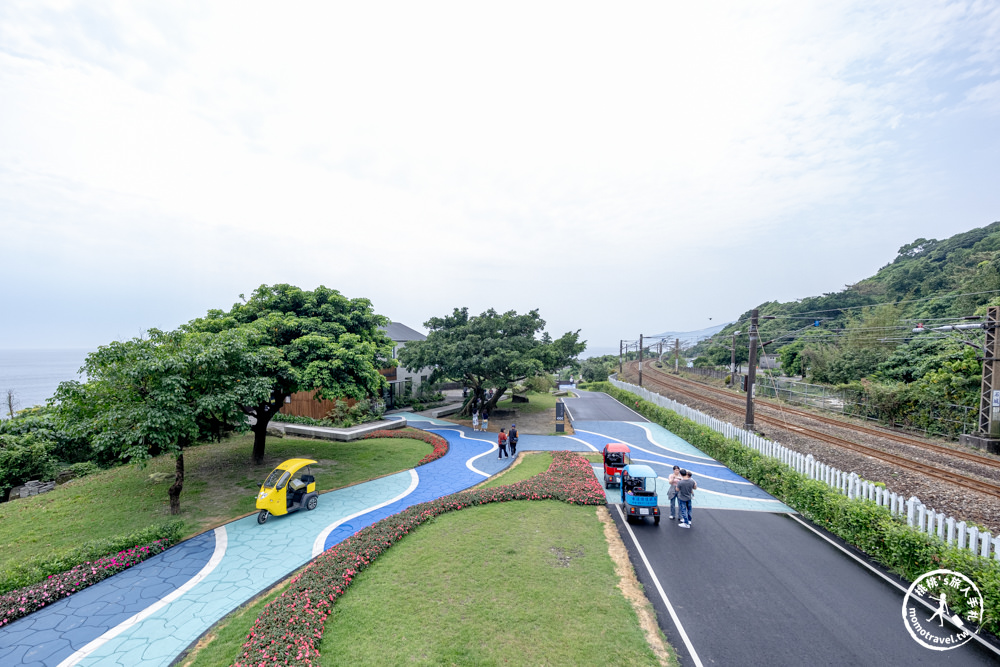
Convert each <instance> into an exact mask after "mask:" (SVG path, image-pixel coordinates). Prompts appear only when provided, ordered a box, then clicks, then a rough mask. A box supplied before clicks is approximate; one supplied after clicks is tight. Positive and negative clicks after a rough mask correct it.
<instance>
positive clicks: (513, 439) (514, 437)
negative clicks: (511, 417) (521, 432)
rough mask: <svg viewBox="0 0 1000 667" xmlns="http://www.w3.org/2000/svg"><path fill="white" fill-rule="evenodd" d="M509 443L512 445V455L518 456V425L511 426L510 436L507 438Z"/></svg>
mask: <svg viewBox="0 0 1000 667" xmlns="http://www.w3.org/2000/svg"><path fill="white" fill-rule="evenodd" d="M507 443H508V444H509V445H510V455H511V456H517V424H511V425H510V435H508V436H507Z"/></svg>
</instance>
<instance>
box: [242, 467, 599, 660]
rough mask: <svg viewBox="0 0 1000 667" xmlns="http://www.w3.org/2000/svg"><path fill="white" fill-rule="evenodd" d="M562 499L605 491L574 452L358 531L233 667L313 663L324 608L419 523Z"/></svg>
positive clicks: (287, 599) (267, 613)
mask: <svg viewBox="0 0 1000 667" xmlns="http://www.w3.org/2000/svg"><path fill="white" fill-rule="evenodd" d="M545 499H554V500H562V501H564V502H567V503H572V504H576V505H603V504H605V495H604V489H603V487H602V486H601V484H600V482H598V481H597V478H596V477H595V476H594V473H593V469H592V468H591V466H590V463H589V462H588V461H587V460H586V459H585V458H583V457H582V456H579V455H577V454H574V453H572V452H553V460H552V465H551V466H549V469H548V470H547V471H546V472H544V473H542V474H540V475H536V476H535V477H532V478H531V479H527V480H524V481H521V482H517V483H516V484H509V485H507V486H500V487H493V488H486V489H469V490H466V491H461V492H459V493H455V494H452V495H450V496H445V497H444V498H439V499H437V500H433V501H430V502H426V503H420V504H418V505H414V506H413V507H410V508H409V509H406V510H404V511H402V512H400V513H399V514H394V515H393V516H390V517H387V518H385V519H383V520H382V521H379V522H378V523H375V524H373V525H371V526H368V527H367V528H364V529H362V530H360V531H358V532H357V533H355V534H354V535H352V536H351V537H349V538H347V539H346V540H344V541H343V542H341V543H340V544H338V545H336V546H334V547H332V548H330V549H328V550H327V551H325V552H323V554H322V555H320V556H319V557H317V558H316V559H315V560H314V561H313V562H312V563H310V564H309V565H307V566H306V567H305V569H303V570H302V571H301V572H300V573H299V574H298V575H296V576H295V577H294V578H293V579H292V580H291V583H290V585H289V586H288V588H287V589H286V590H285V592H283V593H282V594H281V596H280V597H278V598H276V599H275V600H273V601H271V602H270V603H269V604H268V605H267V606H266V607H265V608H264V611H263V612H261V615H260V616H259V617H258V618H257V621H256V622H255V623H254V626H253V629H252V630H251V631H250V634H249V636H248V637H247V642H246V643H245V644H244V645H243V653H242V654H241V655H240V656H239V658H237V660H236V662H235V663H234V665H262V664H282V665H312V664H313V661H314V660H315V659H316V658H318V657H319V652H318V651H317V650H316V646H317V645H318V644H319V643H320V641H321V640H322V638H323V630H324V625H325V623H326V618H327V616H328V615H329V614H330V607H332V606H333V604H334V603H335V602H336V600H337V598H339V597H340V596H341V595H343V594H344V592H345V591H346V589H347V587H348V586H350V584H351V581H352V580H353V579H354V577H356V576H357V574H358V573H359V572H361V571H362V570H364V569H365V568H367V567H368V566H369V565H371V563H372V562H373V561H374V560H375V559H376V558H378V556H379V555H381V554H382V553H383V552H384V551H385V550H386V549H388V548H389V547H391V546H392V545H393V544H395V543H396V542H398V541H399V540H401V539H403V537H405V536H406V535H408V534H409V533H410V532H411V531H413V530H415V529H416V528H417V527H418V526H419V525H420V524H422V523H424V522H426V521H429V520H431V519H433V518H434V517H436V516H439V515H441V514H444V513H445V512H452V511H455V510H460V509H464V508H467V507H474V506H476V505H485V504H487V503H494V502H506V501H509V500H545Z"/></svg>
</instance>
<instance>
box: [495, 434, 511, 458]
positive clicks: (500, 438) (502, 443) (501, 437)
mask: <svg viewBox="0 0 1000 667" xmlns="http://www.w3.org/2000/svg"><path fill="white" fill-rule="evenodd" d="M497 447H499V448H500V453H499V454H497V458H498V459H505V458H508V456H507V434H506V433H504V432H503V429H500V433H498V434H497Z"/></svg>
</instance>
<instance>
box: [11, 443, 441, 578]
mask: <svg viewBox="0 0 1000 667" xmlns="http://www.w3.org/2000/svg"><path fill="white" fill-rule="evenodd" d="M252 446H253V438H252V436H250V435H245V436H236V437H233V438H229V439H227V440H224V441H223V442H221V443H210V444H203V445H199V446H196V447H192V448H190V449H188V450H187V451H186V452H185V454H184V462H185V468H186V474H185V481H184V490H183V492H182V493H181V514H180V515H178V516H176V517H175V516H171V515H170V508H169V501H168V499H167V488H168V487H169V486H170V485H171V484H172V483H173V471H174V459H173V457H170V456H161V457H158V458H156V459H153V460H152V461H151V462H150V463H149V464H148V465H146V466H145V467H143V468H139V467H137V466H134V465H125V466H120V467H118V468H114V469H111V470H106V471H103V472H100V473H96V474H94V475H88V476H86V477H83V478H80V479H76V480H72V481H71V482H68V483H67V484H64V485H62V486H60V487H57V488H56V489H55V490H53V491H51V492H49V493H46V494H43V495H40V496H35V497H33V498H26V499H24V500H18V501H15V502H9V503H2V504H0V580H2V578H3V576H4V574H5V573H8V572H10V571H12V570H14V569H17V567H18V566H23V565H24V564H25V562H32V561H38V560H39V559H41V560H51V559H52V558H53V557H55V556H57V555H58V554H61V553H63V552H68V551H71V550H74V549H76V548H77V547H78V546H79V544H80V541H81V537H83V536H85V537H86V539H88V540H93V541H98V540H113V539H118V538H119V537H120V536H127V535H129V534H132V533H138V532H140V531H144V530H146V529H149V528H150V527H151V526H156V525H161V524H163V523H164V522H167V521H170V520H172V519H180V520H182V521H183V522H184V524H183V529H182V531H181V534H183V535H185V536H187V535H193V534H197V533H199V532H202V531H203V530H206V529H208V528H210V527H212V526H215V525H219V524H221V523H224V522H226V521H229V520H231V519H233V518H235V517H238V516H241V515H243V514H247V513H249V512H252V511H253V510H254V506H255V503H256V500H255V495H256V492H257V490H258V489H259V488H260V484H261V482H263V480H264V478H265V477H266V476H267V473H268V472H269V471H270V470H271V469H272V468H273V467H274V466H275V465H277V464H278V463H280V462H281V461H283V460H285V459H288V458H293V457H303V458H312V459H316V460H317V461H319V464H318V465H315V466H313V470H314V472H315V474H316V482H317V488H318V489H320V490H328V489H334V488H339V487H342V486H346V485H349V484H353V483H356V482H360V481H363V480H367V479H371V478H373V477H380V476H382V475H387V474H390V473H394V472H397V471H399V470H406V469H409V468H412V467H413V466H415V465H416V464H417V462H418V461H420V459H421V458H423V457H424V456H426V455H427V454H429V453H430V452H431V451H432V450H433V448H432V447H431V445H429V444H427V443H425V442H420V441H418V440H410V439H372V440H361V441H356V442H352V443H340V442H328V441H323V440H305V439H293V438H283V439H277V438H269V439H268V443H267V451H266V458H265V464H264V465H260V466H255V465H253V464H252V463H250V452H251V449H252ZM155 473H166V474H167V476H168V477H167V479H165V480H162V481H155V480H154V479H151V478H150V475H152V474H155ZM19 585H26V584H25V583H20V584H19Z"/></svg>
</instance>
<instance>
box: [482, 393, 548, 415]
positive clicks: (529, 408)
mask: <svg viewBox="0 0 1000 667" xmlns="http://www.w3.org/2000/svg"><path fill="white" fill-rule="evenodd" d="M525 396H526V397H527V398H528V402H527V403H515V402H514V401H513V399H511V398H505V399H504V400H502V401H500V402H498V403H497V410H518V411H519V412H520V413H521V414H523V415H530V414H533V413H536V412H545V411H546V410H555V409H556V401H557V400H558V397H557V396H556V395H555V394H548V393H546V394H538V393H535V392H533V391H529V392H528V393H527V394H525Z"/></svg>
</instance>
